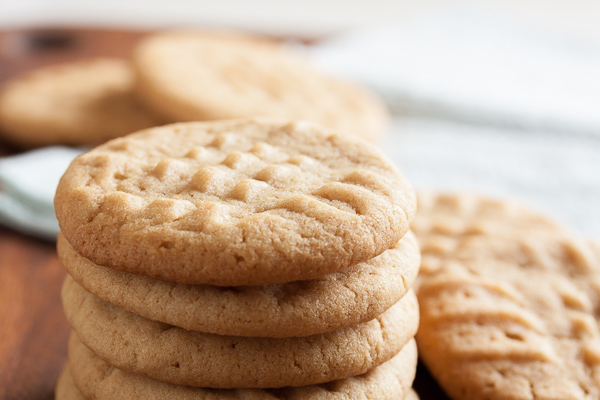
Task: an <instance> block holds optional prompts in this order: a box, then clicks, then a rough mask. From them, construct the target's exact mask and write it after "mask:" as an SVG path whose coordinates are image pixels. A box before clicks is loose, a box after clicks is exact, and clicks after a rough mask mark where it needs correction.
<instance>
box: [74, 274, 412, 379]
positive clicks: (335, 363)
mask: <svg viewBox="0 0 600 400" xmlns="http://www.w3.org/2000/svg"><path fill="white" fill-rule="evenodd" d="M62 295H63V304H64V309H65V314H66V316H67V319H68V321H69V323H70V324H71V327H72V328H73V330H74V331H75V332H76V333H77V335H78V336H79V338H80V339H81V341H82V342H83V343H85V344H86V345H87V346H88V347H90V349H92V350H93V351H94V352H95V353H96V354H98V355H99V356H100V357H101V358H102V359H104V360H106V361H108V362H110V363H111V364H112V365H114V366H116V367H118V368H121V369H124V370H126V371H129V372H133V373H137V374H142V375H146V376H149V377H152V378H154V379H158V380H161V381H164V382H169V383H173V384H179V385H189V386H197V387H213V388H240V387H245V388H268V387H283V386H304V385H312V384H317V383H323V382H328V381H332V380H336V379H342V378H346V377H349V376H354V375H360V374H363V373H365V372H367V371H368V370H370V369H371V368H373V367H376V366H377V365H379V364H382V363H383V362H385V361H387V360H388V359H390V358H391V357H393V356H394V355H395V354H396V353H397V352H398V351H400V349H401V348H402V346H404V345H405V344H406V343H407V342H409V341H410V340H411V339H412V338H413V337H414V335H415V333H416V330H417V327H418V324H419V317H418V304H417V301H416V296H415V295H414V292H412V291H410V292H409V293H407V294H406V296H404V298H402V300H400V302H398V303H397V304H396V305H394V306H392V307H391V308H390V309H389V310H387V311H386V312H385V313H383V314H382V315H380V316H378V317H377V318H375V319H374V320H372V321H369V322H365V323H362V324H359V325H356V326H353V327H350V328H344V329H339V330H337V331H333V332H328V333H324V334H322V335H313V336H308V337H302V338H283V339H273V338H247V337H239V336H222V335H214V334H209V333H202V332H195V331H188V330H185V329H182V328H178V327H174V326H172V325H167V324H164V323H161V322H155V321H152V320H149V319H146V318H143V317H140V316H138V315H136V314H133V313H130V312H128V311H125V310H123V309H120V308H118V307H116V306H114V305H112V304H110V303H106V302H104V301H102V300H100V299H99V298H97V297H95V296H94V295H92V294H91V293H88V292H86V291H85V289H83V288H82V287H81V286H79V285H78V284H77V283H75V281H73V280H72V279H71V278H70V277H68V278H67V280H66V281H65V285H64V286H63V291H62Z"/></svg>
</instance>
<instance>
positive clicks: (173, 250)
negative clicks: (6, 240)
mask: <svg viewBox="0 0 600 400" xmlns="http://www.w3.org/2000/svg"><path fill="white" fill-rule="evenodd" d="M415 208H416V201H415V196H414V192H413V191H412V189H411V187H410V185H409V184H408V182H407V181H406V180H405V178H404V177H403V175H402V174H401V173H400V171H399V170H398V169H397V167H396V166H395V165H394V164H393V163H392V162H391V161H390V160H388V159H387V158H386V157H385V156H384V155H383V153H382V152H381V150H379V149H377V148H376V147H375V146H373V145H371V144H369V143H367V142H365V141H364V140H360V139H357V138H356V139H355V138H350V137H341V136H339V135H337V134H335V133H333V132H332V131H330V130H327V129H324V128H321V127H320V126H318V125H315V124H312V123H308V122H289V121H275V120H271V119H249V120H229V121H219V122H207V123H187V124H174V125H170V126H165V127H160V128H153V129H148V130H145V131H142V132H139V133H137V134H133V135H129V136H127V137H124V138H119V139H115V140H113V141H110V142H108V143H106V144H104V145H101V146H99V147H97V148H95V149H94V150H92V151H90V152H88V153H85V154H83V155H81V156H80V157H78V158H76V159H75V160H74V161H73V163H72V164H71V166H70V167H69V168H68V170H67V172H66V173H65V175H64V176H63V177H62V179H61V181H60V183H59V185H58V189H57V192H56V197H55V209H56V214H57V218H58V222H59V225H60V227H61V229H62V232H63V234H64V236H65V238H66V239H67V240H68V241H69V243H70V244H71V245H72V246H73V248H74V249H75V250H76V251H77V252H78V253H79V254H81V255H82V256H84V257H86V258H88V259H90V260H92V261H93V262H94V263H96V264H99V265H103V266H107V267H111V268H114V269H118V270H122V271H127V272H132V273H136V274H141V275H146V276H149V277H153V278H158V279H164V280H170V281H177V282H181V283H188V284H211V285H219V286H240V285H259V284H270V283H284V282H291V281H298V280H306V279H314V278H317V277H320V276H323V275H326V274H329V273H332V272H336V271H340V270H343V269H345V268H348V267H351V266H353V265H356V264H358V263H360V262H364V261H367V260H369V259H371V258H373V257H375V256H378V255H379V254H381V253H383V252H384V251H385V250H387V249H388V248H390V247H392V246H393V245H394V244H396V243H397V242H398V241H399V240H400V238H402V236H403V235H404V234H405V233H406V232H407V231H408V229H409V223H410V221H411V220H412V218H413V216H414V213H415Z"/></svg>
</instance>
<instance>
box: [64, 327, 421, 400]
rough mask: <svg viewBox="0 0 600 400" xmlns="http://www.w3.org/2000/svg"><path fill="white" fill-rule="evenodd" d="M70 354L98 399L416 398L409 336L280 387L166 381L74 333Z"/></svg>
mask: <svg viewBox="0 0 600 400" xmlns="http://www.w3.org/2000/svg"><path fill="white" fill-rule="evenodd" d="M69 358H70V359H71V363H72V365H73V369H72V374H73V378H71V379H74V381H75V382H77V386H78V387H79V388H80V389H81V391H82V392H83V393H85V395H86V396H87V398H89V399H97V400H113V399H148V400H154V399H156V400H169V399H177V400H208V399H211V400H212V399H214V400H217V399H219V400H284V399H285V400H347V399H357V400H358V399H360V400H397V399H402V398H404V396H405V395H406V393H408V396H407V397H406V398H407V399H411V400H412V399H415V397H410V396H414V395H413V394H411V393H410V392H412V390H411V389H410V386H411V384H412V381H413V379H414V376H415V370H416V363H417V349H416V346H415V342H414V340H411V341H410V342H408V343H407V344H406V346H404V348H403V349H402V351H400V353H398V355H396V356H395V357H393V358H392V359H390V360H389V361H387V362H386V363H384V364H382V365H380V366H379V367H377V368H374V369H372V370H370V371H369V372H367V373H365V374H363V375H360V376H356V377H350V378H346V379H342V380H338V381H335V382H329V383H325V384H322V385H314V386H304V387H295V388H289V387H288V388H282V389H202V388H194V387H190V386H178V385H171V384H168V383H164V382H160V381H157V380H154V379H151V378H147V377H145V376H141V375H134V374H131V373H129V372H125V371H123V370H120V369H118V368H116V367H113V366H111V365H110V364H108V363H106V362H105V361H103V360H102V359H101V358H99V357H98V356H96V355H95V354H94V353H93V352H92V351H90V350H89V349H88V348H87V347H85V346H84V345H83V344H82V343H81V342H80V341H79V340H78V339H77V337H76V335H71V340H70V342H69ZM413 393H414V392H413ZM417 398H418V397H417ZM57 400H61V399H57ZM65 400H66V398H65ZM77 400H79V399H77Z"/></svg>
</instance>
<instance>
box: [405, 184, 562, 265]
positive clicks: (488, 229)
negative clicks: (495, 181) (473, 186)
mask: <svg viewBox="0 0 600 400" xmlns="http://www.w3.org/2000/svg"><path fill="white" fill-rule="evenodd" d="M417 203H418V212H417V215H416V216H415V219H414V221H413V222H412V224H411V229H412V230H413V231H414V233H415V234H416V236H417V239H418V241H419V246H420V248H421V254H422V257H423V260H422V262H421V270H420V274H421V275H427V274H429V273H433V272H435V270H436V269H437V268H438V267H439V265H440V263H441V262H443V260H444V257H446V256H448V255H449V254H451V253H452V252H453V251H454V249H455V248H456V246H457V245H458V244H459V243H460V242H461V240H463V239H464V238H469V237H474V236H479V235H494V236H511V235H512V234H513V233H514V232H515V231H518V232H523V233H530V234H538V233H547V232H551V233H552V232H554V233H556V232H565V231H566V229H565V228H564V227H562V226H560V225H559V224H557V223H556V222H554V221H553V220H551V219H550V218H548V217H546V216H544V215H541V214H540V213H538V212H535V211H533V210H531V209H528V208H526V207H524V206H522V205H520V204H518V203H516V202H514V201H507V200H496V199H492V198H487V197H484V196H479V195H475V194H470V193H434V192H429V193H425V192H424V193H418V195H417Z"/></svg>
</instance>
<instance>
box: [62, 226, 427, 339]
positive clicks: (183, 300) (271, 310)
mask: <svg viewBox="0 0 600 400" xmlns="http://www.w3.org/2000/svg"><path fill="white" fill-rule="evenodd" d="M57 248H58V254H59V258H60V260H61V262H62V264H63V265H64V266H65V268H66V269H67V271H68V272H69V274H70V275H71V276H72V277H73V278H74V279H75V281H77V282H78V283H79V284H80V285H82V286H83V287H84V288H85V289H86V290H88V291H89V292H91V293H93V294H95V295H96V296H98V297H100V298H101V299H103V300H104V301H107V302H109V303H112V304H114V305H117V306H119V307H121V308H124V309H126V310H128V311H131V312H133V313H135V314H138V315H141V316H143V317H146V318H148V319H152V320H155V321H161V322H164V323H167V324H170V325H175V326H179V327H182V328H185V329H189V330H195V331H201V332H208V333H215V334H220V335H232V336H261V337H293V336H296V337H297V336H309V335H314V334H318V333H324V332H329V331H332V330H336V329H341V328H346V327H349V326H354V325H356V324H359V323H362V322H365V321H369V320H371V319H373V318H375V317H376V316H378V315H380V314H381V313H383V312H384V311H385V310H387V309H388V308H389V307H391V306H392V305H394V304H395V303H396V302H397V301H398V300H400V299H401V298H402V296H404V295H405V294H406V292H407V291H408V290H409V289H410V288H411V287H412V285H413V283H414V281H415V279H416V277H417V273H418V270H419V262H420V253H419V247H418V245H417V241H416V238H415V237H414V235H413V234H412V233H411V232H409V233H408V234H407V235H405V236H404V237H403V238H402V240H401V241H400V242H399V243H397V244H396V245H395V246H393V247H392V248H391V249H389V250H386V251H385V252H383V254H381V255H380V256H378V257H376V258H374V259H371V260H369V261H365V262H363V263H360V264H357V265H355V266H354V267H350V268H348V269H346V270H343V271H340V272H335V273H333V274H328V275H325V276H324V277H321V278H317V279H314V280H310V281H300V282H290V283H284V284H277V285H265V286H239V287H219V286H208V285H185V284H181V283H179V284H178V283H173V282H167V281H160V280H156V279H152V278H146V277H143V276H140V275H133V274H129V273H126V272H119V271H115V270H113V269H111V268H106V267H102V266H99V265H96V264H94V263H93V262H91V261H89V260H87V259H86V258H84V257H82V256H80V255H79V254H77V252H76V251H75V250H73V248H72V247H71V245H70V244H69V242H67V240H66V239H65V238H64V237H63V236H62V235H61V234H59V236H58V243H57Z"/></svg>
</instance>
